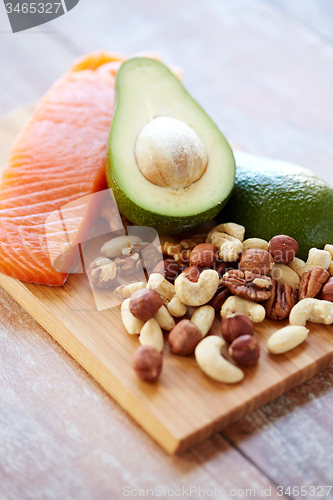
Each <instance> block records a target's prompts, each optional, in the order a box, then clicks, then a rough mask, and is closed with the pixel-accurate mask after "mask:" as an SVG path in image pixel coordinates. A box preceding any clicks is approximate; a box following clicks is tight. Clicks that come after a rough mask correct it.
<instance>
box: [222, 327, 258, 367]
mask: <svg viewBox="0 0 333 500" xmlns="http://www.w3.org/2000/svg"><path fill="white" fill-rule="evenodd" d="M229 355H230V356H231V358H232V359H233V360H234V361H236V363H239V364H240V365H245V366H250V365H254V364H256V363H257V362H258V359H259V357H260V347H259V342H258V341H257V339H256V338H254V337H252V336H251V335H242V336H241V337H238V338H237V339H235V340H234V341H233V343H232V344H231V346H230V347H229Z"/></svg>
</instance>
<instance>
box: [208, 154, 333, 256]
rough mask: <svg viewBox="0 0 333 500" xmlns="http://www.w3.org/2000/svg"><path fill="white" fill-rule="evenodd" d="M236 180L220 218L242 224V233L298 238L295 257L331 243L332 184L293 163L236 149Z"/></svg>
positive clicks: (332, 236)
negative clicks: (239, 151)
mask: <svg viewBox="0 0 333 500" xmlns="http://www.w3.org/2000/svg"><path fill="white" fill-rule="evenodd" d="M235 158H236V164H237V169H236V182H235V187H234V190H233V193H232V196H231V197H230V200H229V202H228V203H227V205H226V207H225V208H224V209H223V210H222V212H221V213H220V214H219V216H218V219H217V220H218V223H221V222H236V223H238V224H241V225H243V226H245V229H246V233H245V236H246V238H255V237H258V238H263V239H265V240H267V241H269V240H270V239H271V238H272V237H273V236H275V235H278V234H286V235H288V236H291V237H292V238H294V239H295V240H297V242H298V244H299V252H298V254H297V256H298V257H299V258H301V259H303V260H306V259H307V255H308V251H309V250H310V248H319V249H323V248H324V246H325V245H326V244H327V243H330V244H332V243H333V189H332V188H331V187H330V186H329V185H328V184H327V182H325V181H324V180H323V179H321V178H320V177H318V176H317V175H315V174H314V173H313V172H311V171H309V170H307V169H304V168H301V167H299V166H297V165H294V164H291V163H286V162H281V161H278V160H269V159H266V158H260V157H257V156H254V155H249V154H246V153H235Z"/></svg>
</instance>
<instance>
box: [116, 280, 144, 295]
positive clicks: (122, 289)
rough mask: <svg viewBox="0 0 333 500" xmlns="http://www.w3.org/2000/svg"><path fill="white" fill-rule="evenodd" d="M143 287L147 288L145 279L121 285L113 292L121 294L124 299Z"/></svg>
mask: <svg viewBox="0 0 333 500" xmlns="http://www.w3.org/2000/svg"><path fill="white" fill-rule="evenodd" d="M141 288H146V283H144V282H143V281H138V282H137V283H129V284H128V285H120V286H118V288H116V289H115V290H114V291H113V293H116V294H117V295H119V297H122V298H123V299H128V298H129V297H130V296H131V295H132V294H133V293H134V292H136V291H137V290H140V289H141Z"/></svg>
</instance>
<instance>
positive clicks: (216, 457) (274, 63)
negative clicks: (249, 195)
mask: <svg viewBox="0 0 333 500" xmlns="http://www.w3.org/2000/svg"><path fill="white" fill-rule="evenodd" d="M0 41H1V42H2V43H1V45H0V64H1V77H0V111H1V112H3V113H5V112H7V111H9V110H10V109H12V108H13V107H18V106H22V105H25V104H26V103H27V102H29V101H33V100H35V99H36V98H39V97H40V96H41V95H42V94H43V92H44V91H45V90H46V89H47V88H48V87H49V86H50V84H51V83H52V81H53V80H54V79H55V78H57V77H58V76H59V75H60V74H61V73H63V72H64V71H65V70H66V68H67V67H68V65H69V63H70V61H71V60H72V58H73V57H74V56H77V55H79V54H81V53H83V52H85V51H89V50H96V49H98V48H103V47H105V48H107V49H110V50H116V51H119V52H124V53H126V54H132V53H134V52H136V51H138V50H139V51H143V50H147V49H150V50H154V51H156V52H159V53H161V54H162V55H163V56H164V58H165V60H166V61H167V62H169V63H173V64H177V65H179V66H181V67H183V69H184V74H185V84H186V86H187V87H188V89H189V90H190V91H191V92H192V94H193V95H194V97H195V98H197V100H198V101H199V102H200V103H201V104H202V105H203V107H204V108H205V109H206V110H207V111H208V112H209V113H210V115H211V116H212V118H213V119H214V120H215V121H216V122H217V124H218V125H219V126H220V128H221V129H222V131H223V132H225V134H226V135H227V137H228V138H229V139H230V141H231V142H232V143H235V144H237V145H238V146H240V147H241V148H242V149H244V150H246V151H248V152H252V153H257V154H262V155H266V156H270V157H275V158H280V159H285V160H289V161H294V162H297V163H300V164H302V165H304V166H306V167H309V168H312V169H313V170H315V171H316V172H317V173H319V174H321V175H322V176H324V177H325V178H326V179H328V180H330V181H331V182H332V183H333V170H332V165H333V45H332V43H333V5H332V2H331V1H330V0H320V1H319V0H288V1H287V0H275V1H273V0H271V1H270V0H233V1H232V2H231V1H230V0H229V1H228V0H209V1H208V0H207V1H205V2H200V1H199V0H167V1H166V0H159V1H158V2H156V1H155V0H143V1H141V2H140V3H139V2H137V1H136V0H122V1H121V2H120V1H115V0H109V1H108V2H106V1H105V2H96V1H95V2H94V1H93V0H81V2H80V3H79V5H78V6H77V7H76V8H75V9H73V10H72V11H71V12H70V13H68V14H67V15H66V16H63V17H62V18H59V19H58V20H56V21H55V22H53V23H49V24H47V25H44V26H42V27H40V28H36V29H34V30H32V31H30V32H26V33H20V34H16V35H13V34H11V33H10V32H9V24H8V22H7V20H6V18H5V11H4V8H3V6H2V5H0ZM9 123H10V120H9ZM0 300H1V306H2V307H1V314H0V499H1V500H12V499H15V500H16V499H18V500H25V499H33V500H37V499H41V500H48V499H57V500H58V499H61V500H62V499H64V500H71V499H73V500H74V499H75V500H77V499H80V500H92V499H93V500H104V499H112V500H113V499H118V498H123V496H125V495H126V494H127V493H128V491H129V489H131V490H136V491H133V492H132V493H133V495H131V496H129V497H130V498H132V497H133V496H134V495H135V493H137V494H138V495H139V493H140V492H139V490H140V489H143V490H145V491H144V493H146V495H150V497H151V498H152V497H153V495H152V491H151V490H150V491H146V490H147V489H149V488H150V489H154V488H160V490H157V491H156V492H155V496H154V497H156V498H158V494H159V493H160V492H162V494H163V495H164V497H165V498H168V497H170V496H171V495H172V492H173V493H175V495H179V494H181V495H183V496H186V493H187V494H188V495H189V494H190V493H191V497H192V498H203V490H205V492H206V497H207V496H208V495H210V498H214V499H215V498H228V496H226V495H227V494H229V497H230V498H231V497H234V498H241V497H242V492H241V491H238V490H244V497H246V489H248V490H249V489H254V491H255V494H256V495H255V496H256V497H262V488H264V489H266V490H267V488H271V491H266V494H270V496H269V498H274V499H276V498H281V497H280V496H279V492H278V490H277V487H278V486H282V487H283V488H287V487H288V486H291V487H293V486H299V487H301V486H304V487H307V488H304V489H303V493H305V494H304V495H303V498H321V497H320V496H318V495H317V494H318V493H320V490H317V491H316V495H315V496H314V495H313V490H311V489H310V488H309V487H310V486H328V485H333V432H332V431H333V419H332V417H331V412H332V409H333V390H332V384H333V370H332V369H328V370H326V371H325V372H324V373H322V374H320V375H318V376H317V377H315V378H313V379H312V380H310V381H309V382H307V383H306V384H303V385H302V386H300V387H298V388H297V389H294V390H293V391H291V392H289V393H288V394H286V395H285V396H283V397H280V398H279V399H277V400H276V401H274V402H273V403H271V404H269V405H267V406H265V407H264V408H262V409H261V410H259V411H256V412H254V413H252V414H251V415H249V416H248V417H246V418H244V419H243V420H241V421H240V422H238V423H237V424H235V425H233V426H231V427H229V428H228V429H226V430H225V431H224V432H223V433H221V434H218V435H216V436H215V437H214V438H212V439H210V440H208V441H205V442H204V443H202V444H201V445H198V446H196V447H194V448H192V449H191V450H190V451H189V452H187V453H185V454H183V455H181V456H178V457H177V456H176V457H169V456H167V455H166V454H165V453H164V452H163V451H162V450H161V449H160V448H159V447H158V446H157V445H156V444H155V443H153V442H152V441H151V439H150V438H149V437H148V436H147V435H146V434H145V433H144V432H143V431H142V430H141V429H140V428H139V427H138V426H137V425H136V424H135V423H134V422H133V421H132V420H131V419H130V418H129V417H128V416H127V415H126V414H125V412H124V411H123V410H122V409H121V408H120V407H119V406H118V405H117V404H116V403H115V402H114V401H113V400H112V399H111V398H110V397H109V396H108V395H107V394H106V393H105V392H104V391H103V390H102V389H101V388H100V387H99V386H98V385H97V384H96V383H95V382H94V380H93V379H92V378H91V377H90V376H89V375H87V373H86V372H85V371H84V370H83V369H81V368H80V366H79V365H78V364H77V363H76V362H75V361H73V359H72V358H71V357H70V356H68V355H67V353H66V352H65V351H64V350H63V349H62V348H61V347H60V346H59V345H58V344H57V343H55V342H54V341H53V340H52V338H51V337H50V336H49V335H48V334H47V333H46V332H45V331H44V330H43V329H42V328H41V327H40V326H39V325H38V324H37V323H36V322H35V321H34V320H33V319H32V318H31V317H30V316H29V315H28V314H27V313H26V312H25V311H24V310H23V309H21V308H20V307H19V306H18V304H17V303H16V302H15V301H14V300H13V299H11V298H10V297H9V296H8V295H7V294H6V293H5V292H4V291H3V290H0ZM183 487H184V488H185V491H184V492H183V491H182V488H183ZM190 487H192V490H190ZM164 488H165V489H164ZM177 488H178V489H179V490H177ZM195 488H197V491H196V490H195ZM199 488H201V492H199ZM163 489H164V490H163ZM169 489H170V490H172V491H170V492H169V493H168V490H169ZM214 489H215V490H214ZM176 490H177V491H176ZM209 490H212V491H209ZM222 490H224V492H225V494H226V495H225V496H224V497H223V496H222V494H223V491H222ZM332 491H333V488H332ZM332 491H331V493H330V496H329V498H332V497H333V493H332ZM326 492H327V489H324V490H323V492H322V493H323V495H326ZM200 493H201V495H200ZM291 493H292V491H291ZM141 494H142V492H141ZM249 496H250V491H248V492H247V497H249ZM252 496H254V493H253V492H252ZM284 497H285V498H297V491H296V490H294V493H293V494H292V495H291V497H289V496H288V491H287V492H286V494H284ZM324 497H325V496H324ZM162 498H163V496H162Z"/></svg>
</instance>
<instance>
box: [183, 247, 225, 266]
mask: <svg viewBox="0 0 333 500" xmlns="http://www.w3.org/2000/svg"><path fill="white" fill-rule="evenodd" d="M217 252H218V250H217V248H216V247H215V246H214V245H212V244H211V243H200V245H197V246H195V247H194V248H193V250H192V252H191V255H190V263H191V265H192V266H199V267H213V266H214V264H215V262H216V261H217Z"/></svg>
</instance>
